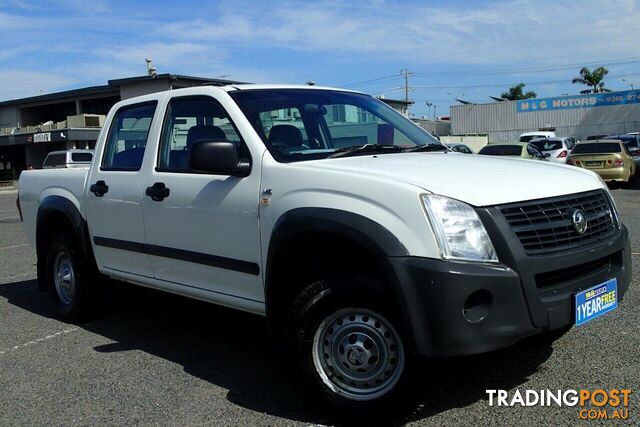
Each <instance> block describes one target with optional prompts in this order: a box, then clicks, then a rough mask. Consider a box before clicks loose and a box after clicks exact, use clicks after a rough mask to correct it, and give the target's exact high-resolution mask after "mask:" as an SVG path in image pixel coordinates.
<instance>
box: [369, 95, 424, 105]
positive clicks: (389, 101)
mask: <svg viewBox="0 0 640 427" xmlns="http://www.w3.org/2000/svg"><path fill="white" fill-rule="evenodd" d="M377 98H378V99H379V100H380V101H382V102H385V103H387V104H402V105H406V106H409V105H412V104H415V102H414V101H411V100H409V101H405V100H404V99H392V98H385V97H382V96H378V97H377Z"/></svg>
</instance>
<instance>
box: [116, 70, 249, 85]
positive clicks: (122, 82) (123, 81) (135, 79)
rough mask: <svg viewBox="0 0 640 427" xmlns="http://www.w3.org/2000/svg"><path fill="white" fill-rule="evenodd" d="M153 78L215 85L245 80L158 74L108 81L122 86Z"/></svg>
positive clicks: (237, 82)
mask: <svg viewBox="0 0 640 427" xmlns="http://www.w3.org/2000/svg"><path fill="white" fill-rule="evenodd" d="M153 80H169V81H172V82H175V81H180V80H183V81H191V82H199V83H202V84H211V85H215V86H226V85H230V84H242V83H243V82H239V81H235V80H226V79H217V78H208V77H194V76H185V75H182V74H170V73H164V74H157V75H155V76H149V75H145V76H136V77H125V78H123V79H112V80H109V81H108V82H107V83H108V84H109V86H116V87H117V86H122V85H126V84H131V83H139V82H146V81H153Z"/></svg>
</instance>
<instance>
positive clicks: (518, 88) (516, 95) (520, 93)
mask: <svg viewBox="0 0 640 427" xmlns="http://www.w3.org/2000/svg"><path fill="white" fill-rule="evenodd" d="M524 87H525V84H524V83H520V84H517V85H515V86H511V87H510V88H509V90H508V91H507V92H504V93H503V94H502V95H500V97H501V98H504V99H508V100H509V101H516V100H518V99H529V98H535V97H536V96H538V95H537V94H536V93H535V92H534V91H532V90H530V91H528V92H527V93H525V92H524Z"/></svg>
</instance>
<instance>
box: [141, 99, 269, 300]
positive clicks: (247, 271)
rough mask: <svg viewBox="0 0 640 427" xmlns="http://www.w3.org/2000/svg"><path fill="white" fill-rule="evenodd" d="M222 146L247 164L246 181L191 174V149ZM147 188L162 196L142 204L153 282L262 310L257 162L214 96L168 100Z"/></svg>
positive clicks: (182, 291)
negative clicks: (225, 143)
mask: <svg viewBox="0 0 640 427" xmlns="http://www.w3.org/2000/svg"><path fill="white" fill-rule="evenodd" d="M206 140H209V141H210V140H227V141H230V142H232V143H234V144H235V145H236V147H237V150H238V154H239V157H240V158H241V159H244V160H245V161H247V162H252V170H251V173H250V174H249V176H246V177H238V176H229V175H214V174H210V173H200V172H197V171H194V170H191V169H190V168H189V154H190V150H191V149H192V147H193V145H194V144H196V143H198V142H201V141H206ZM155 160H156V167H155V169H153V170H150V174H149V175H148V181H147V183H146V185H147V186H148V187H161V188H166V189H168V190H167V192H166V193H165V194H166V197H157V196H156V197H155V198H153V197H151V196H149V197H145V198H144V227H145V230H146V242H147V250H148V253H149V255H150V259H151V262H152V265H153V269H154V272H155V278H156V279H158V280H159V281H161V283H164V286H165V287H166V288H168V289H169V290H174V291H177V292H180V293H186V294H190V295H191V296H195V297H197V298H202V299H207V300H211V301H214V302H218V303H222V304H226V305H232V306H235V307H239V308H243V309H246V310H248V311H254V312H261V311H262V310H263V302H264V292H263V288H262V281H261V278H260V267H259V265H260V264H261V262H260V260H261V252H260V235H259V231H258V202H259V194H260V170H259V159H253V160H252V159H251V155H250V153H249V150H248V149H247V147H246V145H245V143H244V141H243V139H242V137H241V135H240V133H239V131H238V130H237V128H236V126H235V125H234V122H233V120H232V118H231V117H230V116H229V115H228V113H227V111H226V110H225V108H224V107H223V106H222V104H221V102H220V101H218V100H217V99H215V98H213V97H211V96H188V97H184V96H183V97H174V98H173V99H171V100H170V102H169V104H168V106H167V109H166V113H165V117H164V122H163V125H162V134H161V136H160V141H159V144H158V153H157V158H156V159H155Z"/></svg>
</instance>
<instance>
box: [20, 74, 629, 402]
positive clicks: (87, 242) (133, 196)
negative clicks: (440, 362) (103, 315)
mask: <svg viewBox="0 0 640 427" xmlns="http://www.w3.org/2000/svg"><path fill="white" fill-rule="evenodd" d="M106 123H107V125H106V127H105V128H104V129H103V131H102V132H101V133H100V137H99V138H98V141H97V145H96V149H95V153H96V154H95V159H94V162H93V163H92V164H91V166H90V168H89V169H68V170H64V171H55V172H54V171H51V170H32V171H26V172H24V173H23V174H22V175H21V176H20V181H19V186H20V189H19V204H18V206H20V208H21V210H22V214H23V218H24V230H25V232H26V235H27V238H28V241H29V242H30V244H31V245H33V246H34V247H35V249H36V253H37V258H38V261H37V269H38V283H39V287H40V289H42V290H48V291H49V294H50V297H51V301H52V303H53V307H54V308H55V310H56V312H57V313H58V315H59V316H61V317H62V318H64V319H67V320H77V319H82V318H86V317H87V316H90V315H91V313H93V310H94V309H95V306H96V305H97V304H99V303H100V301H102V300H103V299H102V298H100V297H99V295H100V294H99V292H100V291H101V290H102V289H105V288H106V289H109V288H110V287H109V283H110V282H109V281H104V280H100V279H103V278H106V277H109V278H114V279H119V280H124V281H127V282H130V283H134V284H138V285H142V286H147V287H152V288H155V289H160V290H163V291H167V292H171V293H175V294H180V295H184V296H187V297H191V298H196V299H200V300H204V301H209V302H212V303H215V304H220V305H224V306H228V307H233V308H236V309H239V310H244V311H248V312H252V313H257V314H259V315H261V316H265V318H266V321H267V323H268V325H269V329H270V330H271V331H272V332H273V333H274V336H276V337H280V338H282V339H284V340H285V342H286V343H288V344H289V345H290V349H291V352H290V353H293V354H297V355H298V356H297V359H298V360H299V361H300V363H301V365H302V366H301V368H302V370H303V372H305V373H306V375H308V378H309V381H308V384H309V385H311V386H313V387H315V388H316V389H317V390H318V391H319V392H320V393H321V394H322V395H324V396H326V397H327V398H328V400H329V401H331V402H332V403H334V404H336V405H337V406H339V407H341V408H345V407H346V408H357V409H364V408H369V409H375V408H379V407H380V404H381V403H384V402H389V400H388V399H390V398H391V397H392V396H393V395H394V394H395V393H397V392H398V391H399V390H401V389H402V387H401V385H402V384H403V383H404V381H403V379H404V378H407V376H408V375H409V374H408V373H409V372H410V371H411V365H412V364H414V363H420V359H417V358H415V357H412V356H413V355H430V356H456V355H468V354H477V353H484V352H488V351H491V350H495V349H499V348H503V347H507V346H510V345H512V344H514V343H516V342H518V341H519V340H521V339H523V338H524V337H528V336H531V335H540V334H545V333H548V332H550V331H556V330H564V329H566V328H569V327H571V326H572V325H575V324H583V323H585V322H587V321H589V320H591V319H593V318H595V317H597V316H599V315H602V314H605V313H607V312H609V311H611V310H613V309H615V308H616V307H617V305H618V303H619V301H621V299H622V296H623V295H624V293H625V291H626V290H627V288H628V286H629V283H630V280H631V261H630V256H631V255H630V246H629V238H628V233H627V230H626V228H625V227H624V225H623V224H622V223H621V222H620V219H619V218H618V215H617V212H616V208H615V205H614V203H613V201H612V199H611V195H610V194H609V191H608V190H607V187H606V185H605V184H604V183H603V182H602V181H601V180H600V179H599V177H598V176H597V175H596V174H594V173H593V172H591V171H588V170H584V169H581V168H567V167H564V166H560V165H553V164H549V163H547V162H532V161H525V160H520V159H505V158H497V157H490V156H463V155H455V154H452V153H451V152H450V151H449V150H448V149H447V148H446V147H445V146H443V145H442V144H440V142H438V141H437V140H435V139H434V138H433V137H431V136H430V135H429V134H428V133H427V132H425V131H424V130H423V129H421V128H420V127H418V126H416V125H415V124H414V123H413V122H411V121H410V120H409V119H407V118H406V117H404V116H403V115H401V114H400V113H398V112H397V111H395V110H393V109H391V108H389V107H388V106H387V105H385V104H384V103H382V102H381V101H379V100H377V99H375V98H373V97H371V96H368V95H365V94H362V93H358V92H352V91H346V90H339V89H331V88H321V87H307V86H278V85H233V86H224V87H208V86H206V87H205V86H202V87H194V88H187V89H176V90H170V91H166V92H161V93H156V94H151V95H145V96H141V97H137V98H131V99H127V100H124V101H121V102H118V103H117V104H116V105H115V106H114V107H113V108H112V109H111V111H110V112H109V115H108V116H107V121H106ZM518 148H520V147H518ZM101 283H102V287H99V284H101ZM118 298H126V295H118ZM256 351H266V349H256ZM237 375H242V373H241V372H238V373H237Z"/></svg>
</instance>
